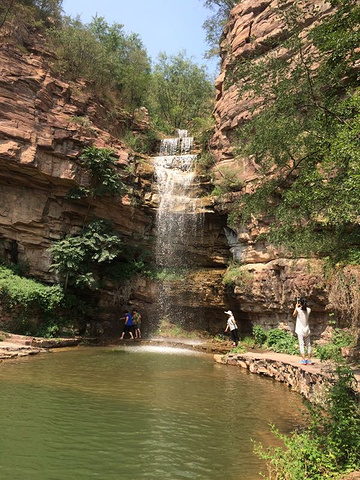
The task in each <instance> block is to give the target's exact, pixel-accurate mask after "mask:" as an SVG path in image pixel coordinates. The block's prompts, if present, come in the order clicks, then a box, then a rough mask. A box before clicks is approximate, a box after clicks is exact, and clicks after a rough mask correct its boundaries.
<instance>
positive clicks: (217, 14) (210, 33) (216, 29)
mask: <svg viewBox="0 0 360 480" xmlns="http://www.w3.org/2000/svg"><path fill="white" fill-rule="evenodd" d="M203 3H204V6H205V7H207V8H209V9H210V10H212V11H213V12H214V13H213V14H212V15H211V16H210V17H209V18H207V19H206V20H205V22H204V23H203V29H204V30H205V33H206V41H207V43H208V45H209V47H210V49H209V50H208V52H206V57H207V58H211V57H214V56H218V55H219V50H220V48H219V44H220V39H221V35H222V32H223V29H224V26H225V23H226V21H227V19H228V17H229V13H230V10H231V9H232V8H233V7H234V6H235V5H236V4H237V3H239V0H205V1H204V2H203Z"/></svg>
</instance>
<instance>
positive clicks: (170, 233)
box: [154, 130, 199, 323]
mask: <svg viewBox="0 0 360 480" xmlns="http://www.w3.org/2000/svg"><path fill="white" fill-rule="evenodd" d="M177 134H178V135H177V137H175V138H168V139H165V140H163V141H162V142H161V146H160V155H159V156H157V157H154V165H155V174H156V180H157V186H158V194H159V206H158V210H157V216H156V263H157V267H158V269H159V270H160V271H162V272H163V273H164V275H163V281H162V286H161V291H160V298H159V306H160V309H161V314H160V316H161V317H163V318H164V317H165V318H168V319H169V320H170V321H171V322H176V323H178V322H179V321H180V322H181V321H182V320H183V319H184V312H182V311H181V310H182V309H181V308H180V307H179V302H176V301H175V299H176V282H177V281H181V276H182V275H184V270H186V269H187V268H189V266H190V264H191V254H190V252H189V245H190V244H191V243H192V242H191V241H192V239H193V238H194V237H195V236H196V230H197V225H198V219H199V215H197V213H196V210H197V208H196V207H197V205H196V192H195V188H194V178H195V159H196V155H193V154H192V153H191V151H192V147H193V138H192V137H189V136H188V134H187V131H186V130H178V131H177Z"/></svg>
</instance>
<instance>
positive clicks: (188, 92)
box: [151, 52, 214, 129]
mask: <svg viewBox="0 0 360 480" xmlns="http://www.w3.org/2000/svg"><path fill="white" fill-rule="evenodd" d="M213 96H214V91H213V85H212V82H211V81H210V79H209V78H208V75H207V73H206V71H205V67H203V66H198V65H196V64H195V63H193V62H192V60H191V59H189V58H187V57H186V54H185V52H180V53H179V54H178V55H171V56H168V55H167V54H166V53H161V54H160V55H159V57H158V62H157V63H156V65H155V67H154V73H153V90H152V102H151V105H152V112H153V113H154V115H155V116H156V117H157V118H158V121H159V125H160V126H162V127H163V128H164V127H165V129H166V128H172V129H173V128H187V127H189V126H190V125H191V123H192V122H194V121H196V118H198V117H202V116H207V115H209V113H210V112H211V109H212V99H213Z"/></svg>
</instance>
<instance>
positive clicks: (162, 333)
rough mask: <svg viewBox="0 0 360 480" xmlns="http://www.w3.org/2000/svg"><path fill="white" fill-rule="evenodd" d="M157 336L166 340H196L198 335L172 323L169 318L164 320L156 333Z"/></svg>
mask: <svg viewBox="0 0 360 480" xmlns="http://www.w3.org/2000/svg"><path fill="white" fill-rule="evenodd" d="M154 335H155V336H159V337H165V338H196V337H197V333H196V332H194V331H190V332H189V331H187V330H185V329H184V328H183V327H182V326H181V325H178V324H174V323H171V322H170V321H169V319H168V318H163V319H161V321H160V324H159V326H158V328H157V330H156V331H155V332H154Z"/></svg>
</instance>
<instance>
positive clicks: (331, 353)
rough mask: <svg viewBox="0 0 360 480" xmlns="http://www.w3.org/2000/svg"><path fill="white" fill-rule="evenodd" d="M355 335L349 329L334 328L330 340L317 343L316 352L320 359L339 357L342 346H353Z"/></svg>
mask: <svg viewBox="0 0 360 480" xmlns="http://www.w3.org/2000/svg"><path fill="white" fill-rule="evenodd" d="M355 344H356V337H355V336H354V335H353V334H352V333H351V332H350V331H349V330H342V329H340V328H335V329H334V333H333V337H332V340H331V342H329V343H327V344H325V345H317V347H316V353H317V356H318V357H319V358H320V360H330V359H333V360H334V359H335V360H336V359H340V358H341V349H342V347H349V346H355Z"/></svg>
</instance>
